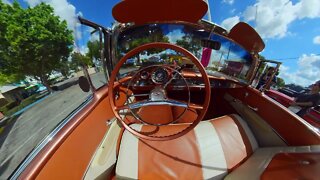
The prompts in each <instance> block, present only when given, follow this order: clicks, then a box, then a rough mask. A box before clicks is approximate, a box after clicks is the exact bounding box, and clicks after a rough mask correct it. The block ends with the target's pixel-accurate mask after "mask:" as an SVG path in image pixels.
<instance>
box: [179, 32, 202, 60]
mask: <svg viewBox="0 0 320 180" xmlns="http://www.w3.org/2000/svg"><path fill="white" fill-rule="evenodd" d="M177 45H179V46H181V47H183V48H185V49H187V50H189V51H190V52H192V53H193V54H194V55H195V56H196V57H198V58H200V57H201V52H200V50H201V48H202V47H201V39H199V38H196V37H194V36H193V35H192V34H185V35H184V36H183V37H182V39H179V40H177Z"/></svg>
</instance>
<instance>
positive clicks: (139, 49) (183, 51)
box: [108, 42, 211, 141]
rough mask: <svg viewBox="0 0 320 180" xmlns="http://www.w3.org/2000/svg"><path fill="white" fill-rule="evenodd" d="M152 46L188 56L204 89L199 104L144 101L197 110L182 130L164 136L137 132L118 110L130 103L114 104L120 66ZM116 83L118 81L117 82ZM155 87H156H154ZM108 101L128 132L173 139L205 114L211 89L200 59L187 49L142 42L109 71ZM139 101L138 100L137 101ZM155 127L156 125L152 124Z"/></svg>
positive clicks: (151, 103)
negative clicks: (198, 73)
mask: <svg viewBox="0 0 320 180" xmlns="http://www.w3.org/2000/svg"><path fill="white" fill-rule="evenodd" d="M153 48H157V49H171V50H174V51H176V52H179V53H181V54H183V55H184V56H186V57H188V58H189V59H190V60H191V61H192V62H193V64H194V65H195V66H196V67H197V68H198V70H199V72H200V74H201V78H202V80H203V82H204V85H205V87H204V89H205V98H204V102H203V104H201V105H195V104H193V105H191V104H190V103H189V102H188V103H185V102H182V101H178V100H172V101H171V100H170V101H168V100H167V99H163V101H160V102H159V100H158V101H157V102H154V101H152V100H149V101H147V102H145V104H144V106H152V105H159V104H160V105H162V103H161V102H163V105H170V106H180V107H185V108H195V109H197V110H199V114H198V116H197V118H196V119H195V120H194V121H193V122H192V123H190V124H188V125H187V126H186V128H185V129H183V130H182V131H179V132H177V133H174V134H171V135H165V136H152V135H151V134H150V133H148V134H146V133H143V132H139V131H137V130H135V129H134V128H133V127H131V126H130V125H129V124H127V123H126V122H125V121H124V120H123V118H122V117H121V115H120V114H119V111H120V110H123V109H124V108H128V109H129V108H130V105H122V106H119V105H117V104H116V100H115V97H116V93H115V92H114V91H115V87H116V86H115V81H116V78H117V75H118V74H119V71H120V68H121V66H122V65H123V64H124V63H125V62H127V60H128V59H129V58H131V57H133V56H134V55H136V54H138V53H140V52H142V51H145V50H148V49H153ZM117 84H118V83H117ZM155 88H157V87H155ZM108 93H109V101H110V105H111V108H112V111H113V113H114V115H115V117H116V118H117V120H118V121H119V122H120V123H121V124H122V125H123V126H124V128H125V129H126V130H128V131H129V132H130V133H132V134H133V135H135V136H137V137H139V138H142V139H147V140H153V141H161V140H162V141H163V140H171V139H175V138H178V137H180V136H183V135H185V134H186V133H188V132H189V131H191V130H192V129H193V128H194V127H195V126H196V125H197V124H198V123H199V122H200V121H201V120H202V119H203V118H204V116H205V114H206V112H207V109H208V106H209V102H210V96H211V89H210V81H209V78H208V75H207V73H206V71H205V69H204V67H203V66H202V65H201V63H200V61H199V60H198V59H197V58H196V57H195V56H194V55H193V54H192V53H191V52H189V51H188V50H186V49H184V48H182V47H180V46H177V45H173V44H169V43H162V42H154V43H148V44H144V45H141V46H138V47H136V48H134V49H133V50H131V51H130V52H128V53H127V54H126V55H125V56H123V57H122V58H121V59H120V61H119V62H118V64H117V65H116V67H115V68H114V70H113V71H112V73H111V77H110V81H109V92H108ZM138 103H139V102H138ZM138 103H133V104H132V105H131V106H135V107H136V106H137V105H138V106H139V104H138ZM154 126H156V127H157V125H154Z"/></svg>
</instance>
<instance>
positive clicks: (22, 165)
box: [9, 94, 93, 180]
mask: <svg viewBox="0 0 320 180" xmlns="http://www.w3.org/2000/svg"><path fill="white" fill-rule="evenodd" d="M92 99H93V95H92V94H91V95H89V96H88V98H87V99H86V100H85V101H84V102H83V103H82V104H81V105H80V106H79V107H77V108H76V109H74V110H73V111H72V112H71V113H70V114H69V115H68V116H67V117H66V118H65V119H63V120H62V121H61V122H60V123H59V124H58V125H57V126H56V127H55V128H54V129H53V130H52V131H51V132H50V133H49V134H48V135H47V136H46V137H45V138H44V139H43V140H42V141H40V143H39V144H38V145H37V146H36V147H35V148H34V149H33V150H32V151H31V152H30V153H29V154H28V155H27V156H26V158H25V159H24V160H23V161H22V162H21V163H20V165H19V166H18V167H17V169H16V170H15V171H14V172H13V173H12V174H11V175H10V177H9V179H10V180H11V179H12V180H15V179H18V178H19V176H20V175H21V173H22V172H23V171H24V170H25V169H26V167H27V166H28V165H29V164H30V162H32V160H33V159H34V158H35V157H36V156H37V155H38V154H39V152H40V151H41V150H42V149H43V148H44V147H45V146H46V145H47V144H48V143H49V142H50V141H51V140H52V139H53V138H54V137H55V136H56V135H57V133H58V132H59V131H60V130H61V129H62V128H63V127H64V126H65V125H66V124H67V123H68V122H69V121H70V120H71V119H72V118H73V117H74V116H75V115H76V114H77V113H78V112H79V111H81V110H82V109H83V108H84V107H85V106H86V105H88V104H89V102H90V101H91V100H92Z"/></svg>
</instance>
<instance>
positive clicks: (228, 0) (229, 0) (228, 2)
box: [222, 0, 234, 5]
mask: <svg viewBox="0 0 320 180" xmlns="http://www.w3.org/2000/svg"><path fill="white" fill-rule="evenodd" d="M222 2H223V3H226V4H230V5H232V4H233V3H234V0H223V1H222Z"/></svg>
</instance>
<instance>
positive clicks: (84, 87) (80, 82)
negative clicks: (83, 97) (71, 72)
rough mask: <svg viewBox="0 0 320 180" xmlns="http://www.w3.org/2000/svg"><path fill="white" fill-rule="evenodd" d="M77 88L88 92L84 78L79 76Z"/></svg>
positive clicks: (87, 83) (87, 84)
mask: <svg viewBox="0 0 320 180" xmlns="http://www.w3.org/2000/svg"><path fill="white" fill-rule="evenodd" d="M79 86H80V88H81V90H82V91H83V92H89V91H90V84H89V81H88V79H87V78H86V77H84V76H80V77H79Z"/></svg>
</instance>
